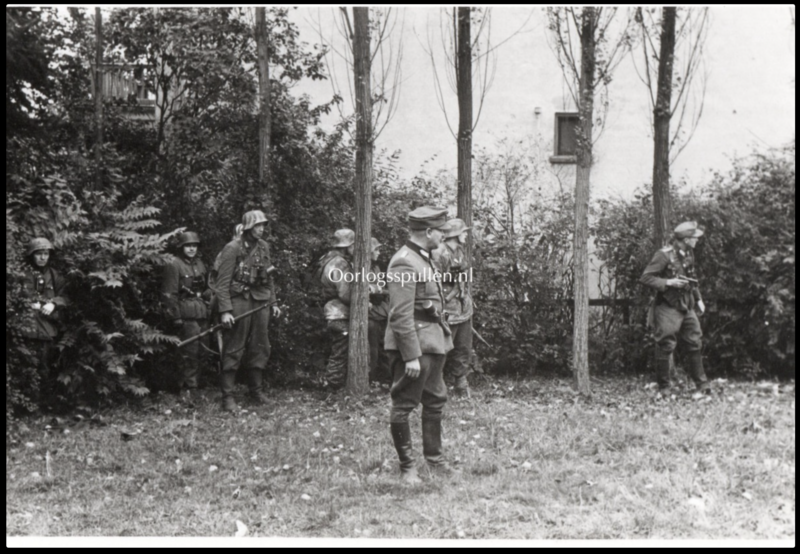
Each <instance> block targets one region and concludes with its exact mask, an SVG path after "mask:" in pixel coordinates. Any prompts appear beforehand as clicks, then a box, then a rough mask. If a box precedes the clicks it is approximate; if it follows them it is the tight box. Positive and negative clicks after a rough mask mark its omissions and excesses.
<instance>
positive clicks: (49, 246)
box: [25, 237, 54, 256]
mask: <svg viewBox="0 0 800 554" xmlns="http://www.w3.org/2000/svg"><path fill="white" fill-rule="evenodd" d="M37 250H54V248H53V243H51V242H50V241H49V240H47V239H46V238H43V237H38V238H35V239H31V241H30V242H29V243H28V247H27V248H26V249H25V255H26V256H30V255H31V254H33V253H34V252H36V251H37Z"/></svg>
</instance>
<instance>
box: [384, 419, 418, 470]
mask: <svg viewBox="0 0 800 554" xmlns="http://www.w3.org/2000/svg"><path fill="white" fill-rule="evenodd" d="M391 429H392V441H393V442H394V448H395V450H397V456H398V457H399V458H400V478H401V479H402V480H403V481H404V482H406V483H409V484H414V483H420V482H421V480H420V478H419V476H418V475H417V467H416V466H415V465H414V456H413V453H412V450H411V427H410V426H409V424H408V422H407V421H406V422H404V423H392V424H391Z"/></svg>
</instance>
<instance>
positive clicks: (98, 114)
mask: <svg viewBox="0 0 800 554" xmlns="http://www.w3.org/2000/svg"><path fill="white" fill-rule="evenodd" d="M94 31H95V61H94V71H95V78H94V125H95V141H94V162H95V165H96V166H97V169H96V174H95V188H96V189H97V190H101V189H102V188H103V16H102V13H101V12H100V8H95V9H94Z"/></svg>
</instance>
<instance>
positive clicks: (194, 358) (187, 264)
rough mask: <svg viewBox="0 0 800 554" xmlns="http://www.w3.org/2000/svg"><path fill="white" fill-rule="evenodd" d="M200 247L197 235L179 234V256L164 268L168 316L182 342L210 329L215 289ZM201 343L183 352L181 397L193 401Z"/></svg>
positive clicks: (165, 304) (162, 286)
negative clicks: (211, 304) (209, 280)
mask: <svg viewBox="0 0 800 554" xmlns="http://www.w3.org/2000/svg"><path fill="white" fill-rule="evenodd" d="M199 246H200V237H199V236H198V235H197V233H193V232H191V231H189V232H186V233H181V234H180V235H178V243H177V248H178V255H177V256H175V257H174V258H173V260H172V261H171V262H170V263H168V264H167V265H166V266H165V267H164V276H163V279H162V281H161V294H162V296H163V304H164V312H165V317H166V319H167V320H168V321H169V323H170V327H171V329H172V330H173V331H174V332H175V334H176V335H177V336H178V338H180V339H181V340H186V339H188V338H190V337H193V336H195V335H198V334H200V333H201V332H202V331H204V330H205V329H206V328H207V327H208V308H207V305H206V302H207V301H208V300H209V299H210V298H211V290H210V289H209V288H208V271H207V270H206V266H205V264H204V263H203V260H201V259H200V258H199V257H198V255H197V249H198V247H199ZM201 340H202V339H201ZM201 340H197V341H195V342H192V343H190V344H187V345H186V346H184V347H183V348H181V349H180V356H181V358H180V367H179V373H180V375H179V386H180V389H181V398H183V399H184V400H186V401H189V402H190V401H192V400H193V397H196V396H197V379H198V375H199V373H200V360H201V354H202V345H201Z"/></svg>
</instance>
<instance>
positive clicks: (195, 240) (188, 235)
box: [178, 231, 200, 248]
mask: <svg viewBox="0 0 800 554" xmlns="http://www.w3.org/2000/svg"><path fill="white" fill-rule="evenodd" d="M187 244H200V237H199V236H198V235H197V233H195V232H194V231H187V232H185V233H181V234H180V235H178V248H180V247H182V246H186V245H187Z"/></svg>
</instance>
